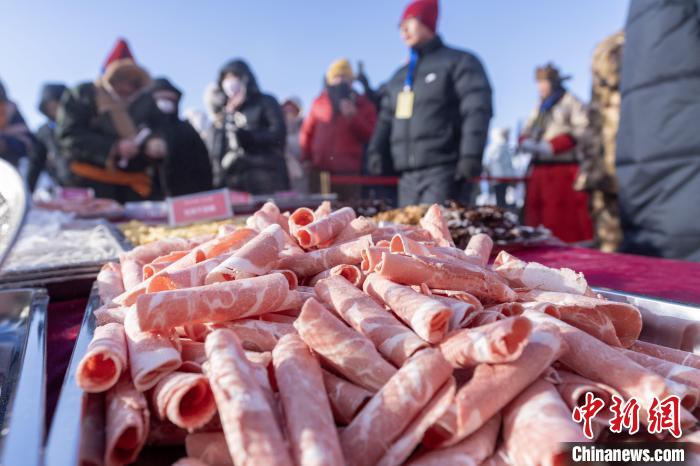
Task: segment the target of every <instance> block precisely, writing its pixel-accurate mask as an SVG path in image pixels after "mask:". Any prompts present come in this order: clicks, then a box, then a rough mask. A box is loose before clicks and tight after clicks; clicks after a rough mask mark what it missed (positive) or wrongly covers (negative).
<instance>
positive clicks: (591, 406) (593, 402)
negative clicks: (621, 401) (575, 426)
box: [571, 392, 605, 440]
mask: <svg viewBox="0 0 700 466" xmlns="http://www.w3.org/2000/svg"><path fill="white" fill-rule="evenodd" d="M604 407H605V401H603V400H602V399H601V398H598V397H596V396H595V395H593V393H591V392H588V393H586V402H585V403H584V404H583V406H576V407H575V408H574V411H573V412H572V413H571V418H572V419H573V420H574V422H576V423H581V422H583V435H585V436H586V438H587V439H589V440H593V426H592V423H593V418H594V417H595V416H596V414H598V413H599V412H600V410H602V409H603V408H604Z"/></svg>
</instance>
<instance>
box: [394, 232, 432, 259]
mask: <svg viewBox="0 0 700 466" xmlns="http://www.w3.org/2000/svg"><path fill="white" fill-rule="evenodd" d="M389 251H390V252H392V253H396V254H407V255H409V256H429V255H430V248H429V247H428V246H426V245H425V244H423V243H421V242H418V241H414V240H412V239H411V238H409V237H408V236H406V235H403V234H401V233H398V234H396V235H394V237H393V238H391V242H390V243H389Z"/></svg>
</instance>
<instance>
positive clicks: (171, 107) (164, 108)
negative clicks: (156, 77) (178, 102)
mask: <svg viewBox="0 0 700 466" xmlns="http://www.w3.org/2000/svg"><path fill="white" fill-rule="evenodd" d="M156 105H157V106H158V109H159V110H160V111H161V112H163V113H165V114H167V115H169V114H171V113H175V102H173V101H172V100H169V99H158V100H156Z"/></svg>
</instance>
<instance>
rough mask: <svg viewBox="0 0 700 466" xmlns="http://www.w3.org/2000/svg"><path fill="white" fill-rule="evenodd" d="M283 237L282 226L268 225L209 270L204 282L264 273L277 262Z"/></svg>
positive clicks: (283, 243) (215, 281)
mask: <svg viewBox="0 0 700 466" xmlns="http://www.w3.org/2000/svg"><path fill="white" fill-rule="evenodd" d="M284 237H285V233H284V230H282V227H280V226H279V225H277V224H273V225H270V226H269V227H267V228H265V229H264V230H263V231H261V232H260V233H259V234H258V235H257V236H256V237H255V238H253V239H251V240H250V241H248V242H247V243H246V244H244V245H243V246H242V247H241V248H240V249H238V250H237V251H236V252H234V253H233V254H232V255H231V256H230V257H229V258H228V259H226V260H225V261H223V262H222V263H221V264H219V266H217V267H216V268H215V269H214V270H212V271H211V272H209V274H208V275H207V277H206V278H205V279H204V283H205V284H207V285H209V284H212V283H217V282H223V281H229V280H240V279H241V278H251V277H258V276H260V275H265V274H266V273H268V272H269V271H270V270H272V269H273V268H274V267H275V265H276V264H277V261H278V259H279V255H280V252H281V251H282V249H284V246H285V241H284Z"/></svg>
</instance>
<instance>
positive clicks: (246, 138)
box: [235, 128, 252, 149]
mask: <svg viewBox="0 0 700 466" xmlns="http://www.w3.org/2000/svg"><path fill="white" fill-rule="evenodd" d="M235 133H236V139H237V140H238V145H239V146H240V147H242V148H244V149H245V148H246V147H248V145H250V143H251V139H252V135H251V134H250V131H248V130H247V129H244V128H236V129H235Z"/></svg>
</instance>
